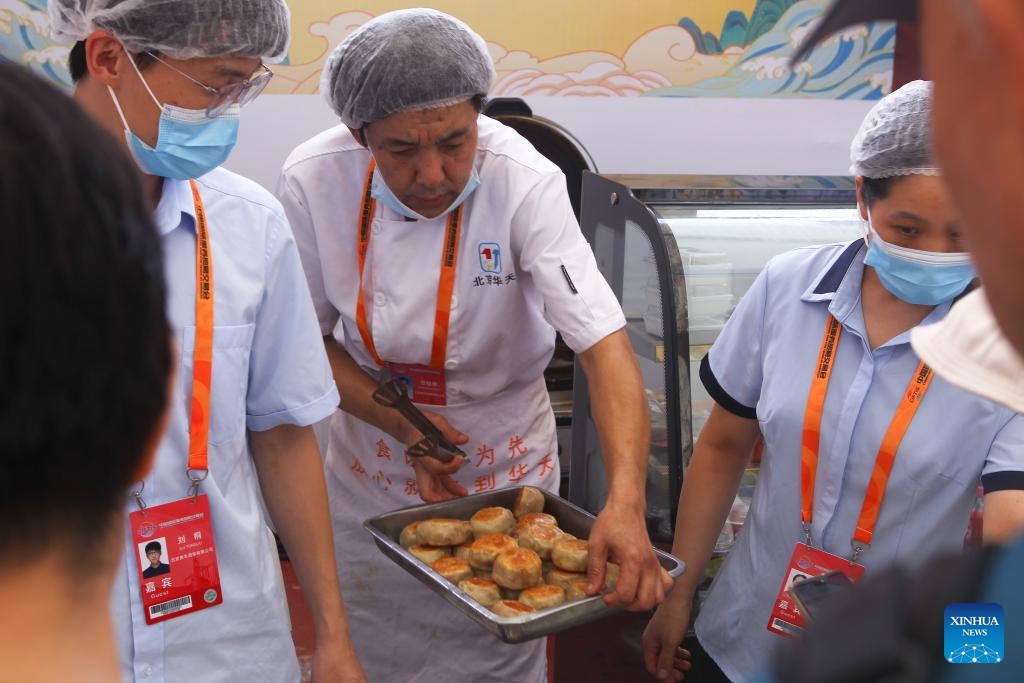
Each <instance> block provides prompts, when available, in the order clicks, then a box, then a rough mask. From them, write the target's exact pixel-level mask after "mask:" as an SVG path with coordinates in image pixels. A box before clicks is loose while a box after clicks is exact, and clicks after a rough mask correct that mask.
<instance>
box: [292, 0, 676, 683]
mask: <svg viewBox="0 0 1024 683" xmlns="http://www.w3.org/2000/svg"><path fill="white" fill-rule="evenodd" d="M493 78H494V67H493V64H492V62H491V58H490V56H489V54H488V52H487V47H486V44H485V43H484V41H483V39H482V38H480V36H478V35H477V34H476V33H474V32H473V31H472V30H471V29H470V28H469V27H468V26H466V25H465V24H463V23H462V22H460V21H458V20H457V19H455V18H453V17H451V16H448V15H446V14H443V13H441V12H437V11H435V10H425V9H416V10H402V11H397V12H391V13H388V14H385V15H382V16H380V17H377V18H376V19H374V20H371V21H370V22H368V23H366V24H365V25H363V26H362V27H361V28H359V29H357V30H356V31H355V32H354V33H352V34H351V35H350V36H349V37H348V38H347V39H346V40H345V41H344V42H343V43H342V44H341V45H340V46H338V48H337V49H336V50H335V51H334V52H333V53H332V55H331V56H330V58H329V59H328V62H327V64H326V67H325V69H324V75H323V79H322V83H321V90H322V92H323V93H324V94H325V96H326V98H327V100H328V102H329V103H330V105H331V107H332V108H333V109H334V111H335V112H336V113H337V114H338V115H339V117H340V118H341V122H342V124H343V125H340V126H336V127H334V128H331V129H329V130H327V131H324V132H323V133H321V134H320V135H317V136H316V137H314V138H312V139H311V140H309V141H307V142H305V143H303V144H302V145H300V146H299V147H298V148H297V149H296V150H295V151H294V152H293V153H292V154H291V156H290V157H289V158H288V160H287V161H286V162H285V166H284V171H283V176H282V178H281V181H280V184H279V188H278V196H279V198H280V199H281V201H282V203H283V204H284V206H285V210H286V212H287V214H288V218H289V220H290V221H291V223H292V227H293V229H294V231H295V235H296V240H297V242H298V245H299V251H300V255H301V258H302V263H303V267H304V268H305V271H306V277H307V279H308V281H309V285H310V290H311V291H312V294H313V300H314V304H315V306H316V311H317V314H318V317H319V320H320V327H321V331H322V333H323V334H324V337H325V343H326V346H327V350H328V355H329V356H330V358H331V365H332V367H333V370H334V376H335V379H336V382H337V384H338V387H339V390H340V392H341V397H342V399H341V408H342V411H339V412H338V413H336V414H335V416H334V418H333V422H332V425H331V438H330V447H329V452H328V456H327V463H326V468H327V472H328V475H327V479H328V488H329V491H330V497H331V511H332V516H333V521H334V526H335V541H336V547H337V554H338V566H339V571H340V575H341V579H342V584H343V590H344V591H345V594H346V602H347V605H348V611H349V616H350V628H351V629H352V632H353V639H354V641H355V643H356V647H357V651H358V652H359V656H360V660H361V661H362V662H363V665H364V667H365V669H366V672H367V675H368V676H369V678H370V680H372V681H382V682H388V683H391V682H401V681H453V680H469V679H470V678H471V679H472V680H473V681H513V680H514V681H541V680H544V677H545V671H546V662H545V656H544V647H543V641H535V642H533V643H528V644H524V645H515V646H513V645H505V644H503V643H501V642H499V641H498V640H496V639H495V638H493V637H492V636H490V635H489V634H487V633H486V632H485V631H483V630H481V629H480V628H479V627H477V626H476V625H474V624H473V623H472V622H470V621H469V620H468V619H467V618H465V617H463V616H462V615H460V614H459V613H458V612H456V611H455V610H453V609H452V608H451V607H450V606H448V605H447V604H446V603H444V602H443V601H441V600H440V598H438V597H437V596H435V595H433V594H432V593H431V592H430V591H428V590H426V589H425V588H423V587H422V586H421V585H420V584H419V583H417V582H416V581H415V580H414V579H412V578H411V577H410V576H409V575H408V574H406V573H405V572H404V571H402V570H401V569H399V568H398V567H397V566H395V565H394V564H392V563H391V562H390V560H388V559H387V558H385V557H384V556H383V555H382V554H381V553H380V552H379V551H378V550H377V549H376V548H375V547H374V546H373V544H372V543H371V542H370V538H369V535H368V534H367V533H366V532H365V531H364V530H363V529H362V528H361V522H362V520H364V519H366V518H367V517H370V516H373V515H377V514H380V513H382V512H385V511H389V510H394V509H397V508H401V507H404V506H408V505H414V504H417V503H420V502H421V500H426V501H437V500H443V499H445V498H451V497H454V496H460V495H465V494H466V493H477V492H483V491H488V490H492V489H496V488H501V487H507V486H515V485H523V484H529V485H533V486H538V487H541V488H544V489H547V490H548V491H552V492H554V491H557V490H558V482H559V466H558V457H557V444H556V440H555V422H554V416H553V414H552V411H551V405H550V403H549V401H548V395H547V391H546V389H545V384H544V379H543V371H544V368H545V367H546V365H547V363H548V361H549V360H550V358H551V354H552V352H553V349H554V338H555V329H556V328H557V329H558V330H559V331H560V332H561V333H562V336H563V338H564V339H565V341H566V343H567V344H568V345H569V346H570V347H572V349H573V350H574V351H575V352H576V353H577V354H578V355H579V358H580V361H581V364H582V366H583V369H584V371H585V372H586V374H587V379H588V381H589V383H590V388H591V395H592V396H593V397H594V399H593V404H592V410H593V414H594V416H595V418H596V421H597V424H598V431H599V434H600V437H601V442H602V446H603V451H604V454H605V467H606V470H607V473H608V476H609V481H610V486H609V488H610V492H609V498H608V503H607V505H606V506H605V508H604V509H603V511H602V512H601V514H600V516H599V517H598V521H597V522H596V524H595V527H594V531H593V535H592V536H591V539H590V540H591V588H592V590H591V592H592V593H595V592H597V589H598V587H599V586H600V585H601V581H602V579H603V573H604V563H605V560H606V559H610V560H614V561H616V562H618V563H619V564H621V567H622V573H621V576H620V579H619V582H618V587H617V590H616V591H615V592H614V593H612V594H609V595H608V596H607V597H606V600H607V601H608V602H609V603H610V604H614V605H618V606H623V607H626V608H628V609H634V610H645V609H649V608H651V607H652V606H653V605H654V604H655V603H658V602H660V601H661V600H662V598H663V596H664V590H665V589H666V587H667V586H668V585H670V583H671V580H670V579H668V577H667V575H666V574H664V572H663V571H662V570H661V568H660V567H659V565H658V563H657V560H656V558H655V556H654V554H653V552H652V550H651V544H650V540H649V538H648V535H647V531H646V527H645V524H644V503H645V501H644V481H645V473H646V463H647V454H648V446H649V443H648V439H649V417H648V414H647V409H646V402H645V398H644V393H643V385H642V381H641V377H640V373H639V367H638V364H637V362H636V358H635V356H634V354H633V351H632V348H631V346H630V343H629V340H628V337H627V336H626V332H625V330H624V325H625V318H624V316H623V314H622V310H621V308H620V306H619V304H618V302H617V301H616V299H615V296H614V294H613V293H612V291H611V289H610V288H609V287H608V285H607V283H606V282H605V281H604V279H603V278H602V276H601V274H600V273H599V271H598V269H597V265H596V262H595V260H594V256H593V253H592V252H591V250H590V247H589V245H588V244H587V243H586V241H585V240H584V238H583V236H582V234H581V233H580V230H579V226H578V224H577V222H576V219H575V217H574V215H573V212H572V209H571V207H570V204H569V199H568V195H567V193H566V187H565V178H564V176H563V175H562V173H561V172H560V171H559V170H558V168H557V167H556V166H554V164H552V163H551V162H550V161H548V160H547V159H545V158H544V157H543V156H541V155H540V154H539V153H538V152H537V151H536V150H535V149H534V148H533V147H532V146H531V145H530V144H529V143H528V142H527V141H526V140H525V139H523V138H522V137H520V136H519V135H518V134H517V133H515V132H514V131H513V130H511V129H510V128H508V127H506V126H504V125H502V124H500V123H498V122H496V121H493V120H491V119H489V118H487V117H484V116H481V115H480V113H479V112H480V109H481V105H482V103H483V97H484V95H486V93H487V90H488V88H489V87H490V85H491V82H492V81H493ZM389 373H390V375H391V376H401V377H404V378H406V379H407V383H408V384H409V386H410V387H411V391H412V394H413V400H414V401H415V402H416V403H417V404H419V405H420V406H421V407H422V408H424V410H425V411H426V412H428V415H430V416H431V418H432V419H433V420H434V422H435V423H436V424H438V425H439V426H441V428H442V429H443V430H444V431H445V432H446V433H447V435H448V436H449V438H451V439H452V440H453V441H455V442H456V443H458V444H460V445H461V447H462V449H463V450H464V451H465V452H466V453H467V454H468V456H469V457H468V458H467V459H465V460H457V461H455V462H453V463H451V464H449V465H441V464H440V463H439V462H437V461H436V460H433V459H431V458H418V459H415V460H413V459H411V458H410V457H409V456H407V455H406V448H407V447H408V446H409V445H411V444H413V443H415V442H416V441H417V440H418V439H419V438H420V437H421V435H420V434H419V432H417V431H416V430H415V429H414V428H412V427H411V425H409V424H407V423H406V422H405V421H404V420H402V419H401V418H400V417H398V415H397V413H395V412H394V411H392V410H390V409H385V408H380V407H378V406H377V405H375V404H374V402H373V400H372V398H371V394H372V392H373V390H374V388H375V387H376V386H377V384H378V382H379V381H381V379H382V378H384V377H386V376H388V374H389ZM467 677H468V678H467Z"/></svg>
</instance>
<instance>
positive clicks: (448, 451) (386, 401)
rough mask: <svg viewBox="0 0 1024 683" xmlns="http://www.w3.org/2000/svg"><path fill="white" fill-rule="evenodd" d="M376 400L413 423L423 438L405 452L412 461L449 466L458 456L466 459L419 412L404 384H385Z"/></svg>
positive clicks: (374, 393) (396, 382)
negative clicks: (429, 461) (419, 460)
mask: <svg viewBox="0 0 1024 683" xmlns="http://www.w3.org/2000/svg"><path fill="white" fill-rule="evenodd" d="M373 400H374V401H376V402H377V403H379V404H380V405H382V406H387V407H388V408H394V409H395V410H397V411H398V412H399V413H401V415H402V417H404V418H405V419H406V420H408V421H409V422H410V423H412V426H413V427H415V428H416V429H418V430H419V431H420V433H421V434H423V438H422V439H420V440H419V441H417V442H416V443H414V444H413V445H412V446H410V447H409V448H408V449H406V452H407V453H408V454H409V455H410V456H411V457H413V458H422V457H430V458H434V459H435V460H440V461H441V462H443V463H445V464H447V463H450V462H451V461H452V460H454V459H455V457H456V456H458V457H460V458H465V457H466V454H465V453H464V452H463V451H462V449H461V448H459V447H458V446H456V445H455V444H453V443H452V442H451V441H449V440H448V439H446V438H445V436H444V434H442V433H441V430H440V429H438V428H437V425H435V424H434V423H433V422H431V421H430V418H428V417H427V416H426V415H424V414H423V413H422V412H421V411H420V409H419V408H417V407H416V406H415V405H414V404H413V402H412V401H411V400H409V394H408V393H406V390H405V382H403V381H402V380H400V379H392V380H388V381H386V382H383V383H382V384H381V385H380V386H379V387H377V390H376V391H374V392H373Z"/></svg>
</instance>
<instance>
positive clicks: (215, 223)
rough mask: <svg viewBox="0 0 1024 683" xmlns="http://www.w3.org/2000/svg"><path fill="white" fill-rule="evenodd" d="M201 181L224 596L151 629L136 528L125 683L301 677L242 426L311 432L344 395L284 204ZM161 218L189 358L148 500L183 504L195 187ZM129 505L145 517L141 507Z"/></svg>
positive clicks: (178, 188)
mask: <svg viewBox="0 0 1024 683" xmlns="http://www.w3.org/2000/svg"><path fill="white" fill-rule="evenodd" d="M198 183H199V187H200V193H201V195H202V198H203V202H204V207H205V210H206V215H207V222H208V225H209V234H210V241H211V254H212V261H213V283H214V333H213V376H212V383H211V407H210V414H211V421H210V442H209V463H210V469H209V475H208V477H207V478H206V480H205V481H203V483H202V485H201V487H200V493H204V494H207V495H208V496H209V501H210V513H211V518H212V521H213V529H214V537H215V541H216V549H217V561H218V565H219V569H220V579H221V588H222V593H223V595H224V602H223V604H221V605H218V606H216V607H212V608H209V609H205V610H202V611H199V612H196V613H193V614H189V615H186V616H182V617H179V618H176V619H169V620H167V621H164V622H160V623H157V624H154V625H147V624H146V621H145V617H144V616H143V607H142V603H141V599H140V592H139V578H138V570H137V568H136V559H135V558H136V555H137V550H136V548H135V545H134V543H133V542H132V540H131V534H130V529H127V531H128V533H127V534H126V538H125V553H124V559H123V561H122V564H121V568H120V570H119V573H118V576H117V578H116V580H115V582H114V590H113V594H112V598H111V605H112V610H113V614H114V620H115V628H116V632H117V637H118V653H119V659H120V664H121V669H122V673H123V676H124V679H125V680H126V681H136V682H138V683H142V682H145V683H149V682H150V681H154V682H158V683H164V682H166V683H179V682H180V683H193V682H194V681H203V683H218V682H223V683H229V682H230V683H236V682H237V681H260V682H261V683H263V682H267V683H295V682H296V681H298V680H299V669H298V663H297V661H296V657H295V646H294V644H293V642H292V638H291V626H290V622H289V618H288V609H287V604H286V601H285V596H284V590H283V585H282V583H281V579H280V569H279V566H278V560H277V548H276V546H275V545H274V543H273V538H272V537H271V535H270V533H269V530H268V526H267V519H266V517H265V515H264V510H263V505H262V498H261V495H260V491H259V484H258V481H257V478H256V473H255V470H254V465H253V462H252V458H251V457H250V452H249V446H248V443H247V440H246V430H247V429H251V430H256V431H262V430H267V429H271V428H273V427H276V426H278V425H282V424H294V425H310V424H313V423H314V422H317V421H319V420H321V419H323V418H325V417H327V416H329V415H330V414H331V413H332V412H334V410H335V408H336V406H337V405H338V393H337V390H336V389H335V387H334V381H333V379H332V376H331V373H330V367H329V365H328V363H327V358H326V354H325V353H324V349H323V345H322V343H321V337H320V334H319V331H318V329H317V323H316V318H315V315H314V312H313V308H312V305H311V302H310V298H309V293H308V290H307V288H306V283H305V279H304V277H303V274H302V268H301V265H300V262H299V258H298V254H297V252H296V249H295V243H294V238H293V237H292V234H291V231H290V230H289V227H288V223H287V221H286V219H285V216H284V213H283V212H282V210H281V207H280V204H279V203H278V202H277V200H275V199H274V198H273V196H271V195H270V193H268V192H266V191H265V190H263V189H262V188H260V187H259V186H258V185H256V184H255V183H253V182H251V181H249V180H246V179H245V178H242V177H240V176H237V175H235V174H233V173H230V172H228V171H225V170H223V169H218V170H215V171H213V172H211V173H209V174H207V175H205V176H203V177H202V178H200V179H199V180H198ZM154 220H155V222H156V225H157V228H158V230H159V232H160V235H161V238H162V244H163V249H164V270H165V275H166V278H167V315H168V318H169V320H170V324H171V328H172V330H173V333H174V335H175V341H176V344H177V345H178V347H179V350H180V360H179V364H178V367H177V376H176V377H175V382H174V393H173V396H172V399H171V406H172V413H171V418H170V423H169V425H168V431H167V434H166V436H165V437H164V439H163V441H162V442H161V444H160V447H159V450H158V452H157V457H156V462H155V466H154V469H153V472H152V473H151V474H150V476H149V477H147V478H146V481H145V490H144V491H143V494H142V495H143V498H144V500H145V501H146V503H147V504H148V505H150V506H154V505H160V504H163V503H167V502H171V501H174V500H178V499H181V498H183V497H184V496H185V494H186V493H187V491H188V488H189V481H188V480H187V479H186V476H185V465H186V463H187V461H188V422H189V406H190V405H191V396H192V352H193V348H194V338H195V278H196V265H195V264H196V232H195V225H196V223H195V210H194V205H193V201H192V193H191V189H190V188H189V185H188V183H187V182H185V181H177V180H170V179H167V180H165V181H164V187H163V194H162V196H161V199H160V203H159V205H158V206H157V209H156V212H155V214H154ZM126 509H127V511H128V512H132V511H133V510H135V509H137V508H136V506H135V503H134V501H133V500H132V501H131V502H128V504H127V508H126Z"/></svg>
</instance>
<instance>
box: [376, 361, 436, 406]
mask: <svg viewBox="0 0 1024 683" xmlns="http://www.w3.org/2000/svg"><path fill="white" fill-rule="evenodd" d="M389 367H390V369H391V378H392V379H401V380H404V381H405V390H406V391H407V392H408V393H409V398H410V399H412V402H413V403H422V404H424V405H428V406H444V405H448V393H447V385H446V384H445V381H444V370H431V369H430V368H428V367H424V366H422V365H402V364H399V363H389Z"/></svg>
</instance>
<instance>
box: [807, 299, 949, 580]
mask: <svg viewBox="0 0 1024 683" xmlns="http://www.w3.org/2000/svg"><path fill="white" fill-rule="evenodd" d="M842 329H843V328H842V326H841V325H840V324H839V322H838V321H837V320H836V319H835V317H834V316H832V315H829V317H828V322H827V323H826V324H825V335H824V337H823V338H822V340H821V350H820V351H819V352H818V362H817V364H816V365H815V366H814V377H813V378H812V379H811V391H810V394H809V395H808V396H807V409H806V411H805V412H804V431H803V440H802V444H801V456H800V483H801V499H802V500H801V507H800V518H801V520H802V521H803V527H804V535H805V537H806V539H807V542H808V545H810V533H811V532H810V529H811V518H812V515H813V505H814V481H815V477H816V476H817V471H818V450H819V447H820V445H821V416H822V412H823V410H824V407H825V395H826V394H827V393H828V382H829V379H831V377H832V368H833V366H834V361H835V356H836V352H837V351H838V349H839V338H840V335H841V334H842ZM932 375H933V373H932V370H931V368H929V367H928V366H927V365H925V364H924V362H921V363H920V364H919V365H918V366H917V370H916V371H915V372H914V376H913V377H912V378H911V380H910V385H909V386H908V387H907V391H906V392H905V393H904V395H903V400H902V401H900V405H899V407H898V408H897V409H896V414H895V415H894V416H893V418H892V422H890V423H889V429H888V430H886V432H885V437H884V438H883V439H882V445H881V446H880V447H879V449H878V455H877V456H876V457H875V466H874V469H873V470H872V472H871V481H870V482H869V483H868V489H867V492H866V493H865V494H864V503H863V505H862V506H861V509H860V517H859V518H858V519H857V529H856V531H855V532H854V534H853V538H854V540H855V541H856V542H857V543H858V544H861V545H859V546H858V545H855V546H854V560H856V557H857V555H859V554H860V552H861V551H862V550H863V547H862V546H864V545H870V544H871V538H872V536H873V535H874V533H875V524H876V523H877V522H878V515H879V512H880V511H881V509H882V499H883V498H884V497H885V488H886V486H887V485H888V483H889V475H890V474H891V473H892V466H893V463H894V462H895V461H896V451H897V450H899V447H900V442H901V441H903V437H904V435H906V433H907V429H909V428H910V422H911V420H913V419H914V414H915V413H916V412H917V409H918V408H919V407H920V405H921V400H922V399H923V398H924V395H925V392H926V391H928V385H929V384H930V383H931V381H932Z"/></svg>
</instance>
